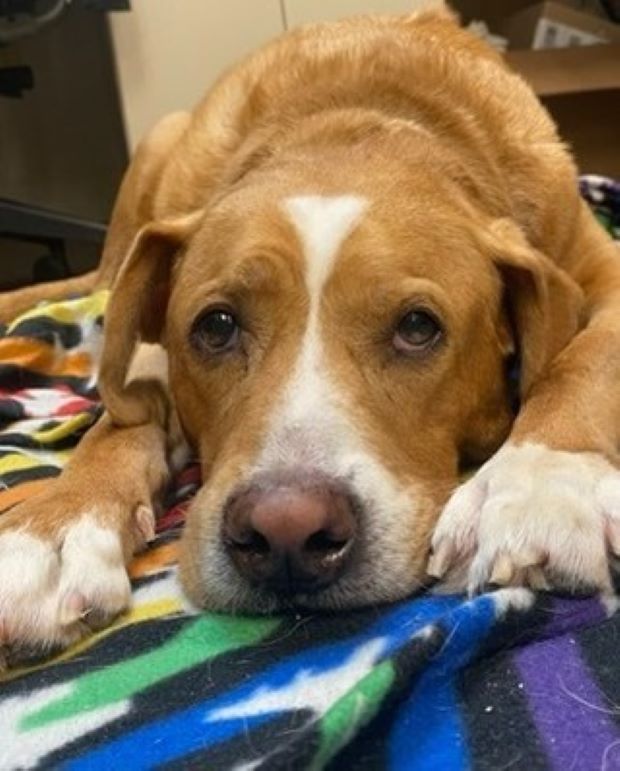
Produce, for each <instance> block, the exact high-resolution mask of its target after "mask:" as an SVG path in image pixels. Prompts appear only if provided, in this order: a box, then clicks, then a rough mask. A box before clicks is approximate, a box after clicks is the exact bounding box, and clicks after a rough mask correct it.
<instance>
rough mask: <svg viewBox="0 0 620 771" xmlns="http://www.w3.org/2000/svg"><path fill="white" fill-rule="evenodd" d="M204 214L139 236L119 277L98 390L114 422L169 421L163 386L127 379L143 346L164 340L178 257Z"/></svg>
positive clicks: (107, 321) (157, 226) (146, 230)
mask: <svg viewBox="0 0 620 771" xmlns="http://www.w3.org/2000/svg"><path fill="white" fill-rule="evenodd" d="M200 216H201V213H200V212H197V213H196V214H192V215H188V216H187V217H183V218H179V219H176V220H171V221H168V222H159V223H150V224H148V225H145V226H144V227H143V228H142V229H141V230H140V231H139V233H138V235H137V236H136V238H135V239H134V241H133V244H132V246H131V248H130V250H129V254H128V256H127V257H126V259H125V262H124V263H123V266H122V268H121V270H120V272H119V274H118V276H117V278H116V281H115V283H114V286H113V288H112V294H111V296H110V300H109V303H108V307H107V310H106V317H105V335H104V345H103V354H102V360H101V368H100V373H99V390H100V392H101V395H102V398H103V403H104V405H105V407H106V410H107V412H108V414H109V415H110V417H111V419H112V421H113V422H114V423H115V424H117V425H122V426H132V425H140V424H142V423H147V422H150V421H153V420H155V421H158V422H164V421H165V419H166V414H167V405H168V400H167V397H166V394H165V392H164V388H163V386H162V384H161V382H159V381H157V380H154V379H153V380H143V379H140V380H136V381H134V382H131V383H127V375H128V372H129V368H130V365H131V361H132V359H133V356H134V353H135V351H136V346H137V344H138V343H139V342H145V343H154V342H159V341H160V340H161V336H162V332H163V329H164V324H165V318H166V307H167V303H168V295H169V290H170V278H171V271H172V266H173V263H174V258H175V255H176V254H178V252H179V251H180V250H181V249H182V248H183V246H184V244H185V243H186V242H187V240H188V239H189V237H190V236H191V235H192V233H193V232H194V231H195V230H196V229H197V226H198V222H199V220H200Z"/></svg>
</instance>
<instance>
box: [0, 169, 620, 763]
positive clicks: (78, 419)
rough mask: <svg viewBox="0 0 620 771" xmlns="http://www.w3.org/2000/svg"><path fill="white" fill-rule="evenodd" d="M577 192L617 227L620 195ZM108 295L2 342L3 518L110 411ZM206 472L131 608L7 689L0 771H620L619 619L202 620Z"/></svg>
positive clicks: (492, 600)
mask: <svg viewBox="0 0 620 771" xmlns="http://www.w3.org/2000/svg"><path fill="white" fill-rule="evenodd" d="M582 186H583V193H584V195H585V196H586V198H588V199H589V200H590V201H591V202H592V204H593V205H594V206H596V207H597V209H598V214H599V216H600V218H601V221H602V222H603V223H604V224H605V226H606V227H608V228H609V229H610V231H611V232H615V233H616V235H619V234H620V187H618V186H617V185H615V184H614V183H612V182H611V181H609V180H604V179H602V178H586V179H584V180H583V182H582ZM105 300H106V297H105V294H94V295H91V296H89V297H83V298H77V299H73V300H69V301H66V302H63V303H58V304H50V305H45V306H42V307H38V308H35V309H33V310H32V311H31V312H30V313H27V314H25V315H23V316H21V317H20V318H19V319H17V320H16V321H15V322H14V323H13V324H11V325H10V326H9V327H8V328H7V329H5V330H3V331H2V336H1V339H0V474H1V481H2V485H1V487H2V489H1V490H0V510H4V509H6V508H8V507H9V506H11V505H12V504H14V503H15V502H17V501H18V500H20V499H23V498H24V497H26V496H28V495H31V494H33V493H34V492H36V491H37V490H40V489H41V488H42V487H44V486H45V485H47V484H49V480H50V478H51V477H53V476H55V475H56V474H58V473H59V471H60V469H61V468H62V465H63V463H64V462H65V460H66V458H67V457H68V455H69V453H70V452H71V447H73V446H74V445H75V443H76V442H77V441H79V438H80V436H81V435H82V434H83V432H84V431H85V430H87V428H88V427H89V426H90V425H92V423H93V422H94V421H95V420H96V419H97V417H98V415H99V414H100V410H101V408H100V404H99V401H98V398H97V392H96V370H95V365H96V360H97V352H98V350H99V347H100V344H101V323H100V321H101V317H102V314H103V313H104V309H105ZM198 482H199V480H198V473H197V469H196V468H195V467H189V468H187V469H185V470H184V471H183V472H182V473H181V474H180V475H179V477H178V478H177V479H176V481H175V484H174V485H173V489H172V490H171V491H170V498H169V500H168V507H167V513H166V514H165V515H164V516H163V517H162V519H161V520H160V521H159V525H158V537H157V540H156V542H155V543H154V544H153V545H152V547H151V548H150V549H149V551H148V552H146V553H144V554H142V555H141V556H139V557H137V558H136V560H135V561H134V563H133V565H132V567H131V574H132V579H133V591H134V597H133V599H134V602H133V608H132V610H131V611H130V612H129V613H127V614H126V615H125V616H123V617H121V618H119V619H118V620H117V621H116V623H115V624H114V625H113V626H111V627H110V628H108V629H105V630H103V631H101V632H99V633H97V634H95V635H93V636H92V637H90V638H89V639H87V640H85V641H83V642H82V643H80V644H79V645H77V646H76V647H74V648H72V649H71V650H69V651H67V652H65V653H63V654H62V655H59V656H58V657H56V658H55V659H53V660H51V661H48V662H45V663H42V664H38V665H36V666H32V667H30V668H27V669H22V670H15V671H10V672H8V673H5V674H4V675H3V676H2V677H1V679H0V768H1V769H18V768H32V767H43V768H71V769H82V768H84V769H117V768H118V769H125V768H131V769H132V770H133V771H137V769H141V768H154V767H160V768H167V769H173V768H183V769H191V768H201V769H203V768H204V769H218V771H219V769H233V768H234V769H246V770H249V769H269V771H273V770H274V769H295V771H296V770H297V769H305V768H309V769H320V768H330V769H358V768H363V769H398V770H399V771H400V770H401V769H416V770H417V769H420V770H421V769H434V770H435V769H440V770H441V771H449V770H450V769H459V770H460V769H469V768H472V769H481V770H482V769H513V768H514V769H528V771H529V770H530V769H557V770H558V771H560V770H561V771H565V770H567V769H577V770H580V769H620V708H619V707H618V702H619V697H620V666H619V665H618V661H619V653H618V640H619V639H620V614H618V615H616V616H610V615H609V613H608V611H607V610H606V609H605V608H604V607H603V606H602V605H601V604H600V603H599V602H598V600H596V599H569V598H559V597H552V596H549V595H539V596H536V597H535V596H534V595H532V594H531V593H529V592H527V591H525V590H502V591H499V592H497V593H495V594H485V595H482V596H479V597H477V598H475V599H473V600H470V601H467V600H465V599H464V598H463V597H460V596H447V597H438V596H418V597H414V598H411V599H409V600H407V601H404V602H401V603H398V604H396V605H392V606H389V607H383V608H372V609H369V610H365V611H357V612H349V613H337V614H333V615H330V614H315V613H312V614H299V615H288V616H281V617H280V616H279V617H259V618H252V617H245V616H226V615H216V614H208V613H206V614H195V613H193V612H192V611H191V610H190V609H189V608H188V607H187V606H186V605H185V603H184V601H183V598H182V596H181V594H180V591H179V588H178V586H177V581H176V567H175V556H176V541H177V538H178V535H179V532H180V529H181V527H182V522H183V510H184V507H185V505H186V503H187V501H188V499H189V498H190V497H191V495H192V493H193V492H194V490H195V489H196V486H197V484H198Z"/></svg>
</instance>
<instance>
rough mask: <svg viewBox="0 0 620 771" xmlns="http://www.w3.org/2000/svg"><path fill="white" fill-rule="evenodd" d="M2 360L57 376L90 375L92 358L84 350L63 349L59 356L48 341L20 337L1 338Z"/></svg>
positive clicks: (0, 356) (0, 358) (0, 354)
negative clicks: (71, 350)
mask: <svg viewBox="0 0 620 771" xmlns="http://www.w3.org/2000/svg"><path fill="white" fill-rule="evenodd" d="M0 361H3V362H10V363H11V365H12V366H15V367H23V368H24V369H29V370H34V371H36V372H42V373H44V374H45V375H47V376H52V377H53V376H56V377H83V378H85V377H88V376H89V375H90V374H91V371H92V359H91V357H90V355H89V354H88V353H85V352H84V351H77V352H70V351H69V352H67V351H63V353H62V356H58V355H57V352H56V350H55V349H54V347H53V346H51V345H49V344H48V343H45V342H42V341H39V340H32V339H26V338H19V337H7V338H4V339H3V340H0Z"/></svg>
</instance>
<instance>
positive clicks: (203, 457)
mask: <svg viewBox="0 0 620 771" xmlns="http://www.w3.org/2000/svg"><path fill="white" fill-rule="evenodd" d="M619 257H620V255H619V254H618V252H617V250H616V247H615V246H614V244H613V243H612V242H611V240H610V239H609V238H608V237H607V236H606V235H605V233H604V232H603V230H602V229H601V228H600V227H599V226H598V225H597V223H596V222H595V220H594V218H593V217H592V215H591V214H590V212H589V211H588V208H587V207H586V206H585V205H584V204H583V203H582V202H581V200H580V198H579V196H578V192H577V185H576V172H575V167H574V165H573V162H572V161H571V158H570V155H569V153H568V152H567V151H566V149H565V147H564V146H563V144H562V143H561V141H560V140H559V139H558V136H557V134H556V130H555V128H554V126H553V124H552V122H551V120H550V119H549V117H548V115H547V114H546V113H545V111H544V110H543V109H542V107H541V106H540V104H539V103H538V102H537V100H536V98H535V96H534V95H533V93H532V92H531V90H530V89H529V88H528V86H527V85H526V84H525V83H524V82H523V81H522V80H521V79H520V78H519V77H518V76H517V75H515V74H513V73H512V72H510V71H509V70H508V69H507V68H506V66H505V65H504V64H503V62H502V60H501V58H500V57H499V56H498V55H497V54H495V53H494V52H493V51H491V50H490V49H489V48H488V47H487V46H486V45H484V44H483V43H482V42H479V41H478V40H476V39H474V38H473V37H471V36H470V35H469V34H467V33H466V32H464V31H462V30H461V29H459V27H458V25H457V24H456V22H455V21H454V20H453V19H452V17H451V16H450V15H449V14H448V13H443V12H427V13H422V14H418V15H413V16H408V17H375V18H371V17H366V18H357V19H352V20H348V21H343V22H339V23H336V24H326V25H319V26H311V27H307V28H302V29H299V30H295V31H293V32H292V33H290V34H288V35H285V36H284V37H282V38H281V39H279V40H276V41H275V42H274V43H272V44H271V45H268V46H267V47H265V48H264V49H262V50H261V51H259V52H258V53H257V54H255V55H253V56H251V57H250V58H249V59H247V60H246V61H245V62H243V63H242V64H240V65H239V66H237V67H235V68H234V69H232V70H231V71H230V72H228V73H226V74H225V75H224V76H223V77H222V78H221V79H220V80H219V82H218V83H217V84H216V85H215V87H214V88H213V89H212V90H211V91H210V92H209V93H208V95H207V96H206V98H205V99H204V101H203V102H202V103H201V104H200V105H199V106H198V107H197V108H196V109H195V110H194V112H192V113H191V114H186V113H179V114H175V115H171V116H170V117H168V118H166V119H165V120H163V121H162V122H161V123H160V124H159V125H158V126H156V128H155V129H154V130H153V132H152V133H151V134H150V135H149V136H148V137H147V138H146V139H145V140H144V142H143V143H142V145H141V146H140V148H139V150H138V152H137V154H136V157H135V158H134V160H133V162H132V164H131V166H130V168H129V170H128V172H127V175H126V177H125V180H124V182H123V185H122V188H121V191H120V194H119V197H118V202H117V204H116V208H115V210H114V214H113V218H112V222H111V225H110V230H109V235H108V239H107V243H106V247H105V252H104V255H103V261H102V264H101V268H100V271H99V273H98V276H97V284H98V285H99V286H110V287H112V289H113V291H112V296H111V300H110V304H109V310H108V313H107V318H106V332H105V346H104V352H103V358H102V362H101V391H102V394H103V399H104V403H105V406H106V408H107V415H106V416H105V417H104V418H103V419H102V420H101V421H100V423H99V424H98V425H97V426H96V427H95V428H93V429H92V430H91V432H90V433H89V434H88V436H87V437H86V438H85V439H84V440H83V442H82V443H81V445H80V447H79V448H78V450H77V451H76V453H75V455H74V457H73V459H72V460H71V462H70V463H69V465H68V467H67V469H66V470H65V471H64V472H63V474H62V476H61V477H60V478H59V479H58V480H57V481H56V482H55V483H54V484H53V485H52V486H51V487H50V488H49V491H48V492H46V493H45V494H43V495H42V496H40V497H38V498H35V499H31V500H29V501H27V502H25V503H23V504H21V505H19V506H17V507H16V508H15V509H13V510H11V511H9V512H8V513H6V514H4V515H3V516H2V518H1V519H0V619H1V626H0V631H1V633H2V637H3V641H4V644H5V651H7V652H8V653H9V658H10V654H11V651H12V650H15V649H19V648H20V647H22V646H24V645H37V644H38V645H42V646H53V645H54V646H55V645H66V644H68V643H70V642H71V641H72V640H74V639H76V638H77V637H79V636H80V635H81V634H82V633H83V631H84V621H86V622H87V623H91V624H92V623H93V622H95V623H101V622H102V621H103V622H105V620H106V619H108V618H111V617H112V616H114V615H115V614H116V613H118V612H119V611H121V610H122V609H123V608H124V607H126V605H127V604H128V602H129V599H130V592H129V583H128V579H127V573H126V569H125V566H126V564H127V562H128V560H129V559H130V557H131V555H132V553H133V552H134V550H136V549H137V548H139V547H140V546H141V544H143V542H144V541H145V540H148V538H149V537H150V536H151V534H152V529H153V514H152V510H153V500H154V497H155V496H156V495H157V493H158V491H159V490H160V489H161V488H162V487H163V485H164V484H165V483H166V480H167V478H168V475H169V469H170V465H171V460H170V459H171V457H172V456H177V455H178V453H177V452H176V448H177V447H178V445H179V437H180V436H181V435H182V436H183V437H184V438H185V440H186V441H187V442H188V445H189V447H191V448H193V451H194V452H197V453H198V455H199V457H200V461H201V464H202V473H203V479H204V485H203V487H202V488H201V490H200V491H199V493H198V495H197V496H196V498H195V500H194V502H193V505H192V507H191V510H190V512H189V514H188V521H187V527H186V531H185V533H184V536H183V540H182V554H181V569H180V572H181V578H182V581H183V585H184V587H185V589H186V591H187V593H188V595H189V597H190V598H191V599H192V600H193V601H194V603H196V604H198V605H200V606H204V607H207V608H214V609H223V610H228V609H230V610H247V611H261V612H270V611H275V610H278V609H280V608H284V607H288V606H290V605H294V606H303V607H310V608H344V607H352V606H358V605H364V604H369V603H377V602H384V601H390V600H395V599H397V598H399V597H403V596H404V595H406V594H408V593H410V592H413V591H415V590H416V589H418V588H419V587H420V586H421V584H422V582H423V581H424V577H425V576H426V575H427V571H428V573H430V574H433V575H436V576H445V575H449V574H453V575H454V574H455V571H456V575H457V577H460V578H459V580H460V581H461V582H462V585H463V586H465V587H467V588H469V590H470V591H476V590H477V589H478V588H480V587H482V586H484V585H485V584H487V583H489V582H491V583H496V584H505V585H510V584H524V585H530V586H533V587H535V588H536V587H545V586H548V585H554V586H557V585H562V586H567V587H569V588H575V587H579V586H586V587H590V588H593V589H597V590H602V591H603V592H607V593H610V592H611V591H612V588H611V583H610V573H609V566H608V560H609V554H610V552H613V551H617V550H618V549H620V474H619V473H618V443H619V432H620V398H619V396H618V392H617V386H618V382H619V377H620V259H619ZM47 291H48V290H47V289H46V288H44V289H43V290H39V289H35V290H27V293H26V295H22V296H17V297H12V298H5V300H4V305H3V307H4V310H5V312H9V311H14V310H15V309H16V307H17V306H16V303H19V302H20V301H22V300H24V299H27V300H28V301H30V300H31V299H33V297H34V296H35V295H37V293H39V292H43V293H45V292H47ZM33 293H34V294H33ZM515 355H518V359H519V373H520V384H519V400H520V406H519V409H518V412H517V413H516V414H515V410H514V408H513V405H514V399H513V397H514V394H513V393H511V387H510V382H509V378H508V377H507V368H508V365H509V362H510V361H511V360H512V359H514V357H515ZM172 450H175V452H172ZM181 454H182V453H181ZM489 458H490V460H489ZM484 461H486V462H485V463H484V465H482V467H481V468H480V469H479V471H478V472H477V473H476V474H475V475H474V476H473V478H471V479H470V480H469V481H468V482H466V483H465V484H464V485H462V486H460V487H459V486H458V475H459V469H460V468H462V467H463V466H464V465H466V464H471V463H480V462H484ZM433 533H434V535H433ZM431 546H432V556H431V559H430V563H429V562H428V559H429V553H430V552H431Z"/></svg>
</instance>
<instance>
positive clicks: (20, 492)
mask: <svg viewBox="0 0 620 771" xmlns="http://www.w3.org/2000/svg"><path fill="white" fill-rule="evenodd" d="M51 481H52V480H50V479H34V480H33V481H32V482H22V483H21V484H19V485H17V487H9V488H7V489H5V490H2V491H1V492H0V513H1V512H3V511H5V510H6V509H9V508H10V507H11V506H15V504H16V503H21V501H25V500H26V499H27V498H30V496H32V495H38V494H39V493H42V492H43V491H44V490H45V489H46V487H47V486H48V485H49V484H50V482H51Z"/></svg>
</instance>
